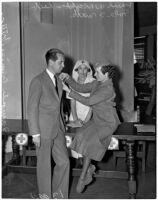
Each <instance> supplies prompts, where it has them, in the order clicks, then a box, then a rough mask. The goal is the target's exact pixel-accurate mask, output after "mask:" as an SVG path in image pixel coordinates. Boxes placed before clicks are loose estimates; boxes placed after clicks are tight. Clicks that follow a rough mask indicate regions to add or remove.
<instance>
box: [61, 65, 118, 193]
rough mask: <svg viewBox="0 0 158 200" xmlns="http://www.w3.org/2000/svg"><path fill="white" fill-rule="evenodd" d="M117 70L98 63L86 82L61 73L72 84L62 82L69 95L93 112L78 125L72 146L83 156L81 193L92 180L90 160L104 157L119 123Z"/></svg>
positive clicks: (92, 171)
mask: <svg viewBox="0 0 158 200" xmlns="http://www.w3.org/2000/svg"><path fill="white" fill-rule="evenodd" d="M114 73H115V67H114V66H112V65H111V64H107V65H101V64H100V65H97V67H96V70H95V76H96V79H97V80H95V81H93V82H91V83H86V84H79V83H77V82H75V81H74V80H73V79H72V78H71V77H70V76H69V75H68V74H65V73H62V74H61V75H60V78H61V79H62V80H64V81H65V82H66V83H67V84H68V85H69V86H70V87H71V89H69V88H68V87H67V86H66V85H65V84H64V83H63V89H64V90H65V91H66V92H67V93H68V95H69V97H71V98H73V99H76V100H77V101H79V102H81V103H82V104H85V105H87V106H91V108H92V112H93V115H92V118H91V120H89V121H88V122H87V123H85V124H84V125H83V126H82V127H81V128H79V130H78V132H77V133H76V135H75V137H74V139H73V142H72V144H71V146H70V148H71V149H73V150H75V151H76V152H78V153H80V154H82V155H83V156H84V163H83V168H82V173H81V175H80V178H79V181H78V184H77V187H76V191H77V192H78V193H81V192H82V191H83V190H84V188H85V186H86V185H88V184H89V183H90V182H91V181H92V180H93V174H94V171H95V166H94V165H92V164H91V160H95V161H101V160H102V158H103V156H104V154H105V152H106V150H107V148H108V146H109V144H110V140H111V136H112V134H113V133H114V132H115V130H116V129H117V127H118V125H119V124H120V121H119V118H118V116H117V113H116V109H115V103H114V98H115V92H114V88H113V82H112V78H113V77H114ZM76 91H77V92H81V93H90V96H89V97H83V96H82V95H80V94H79V93H77V92H76Z"/></svg>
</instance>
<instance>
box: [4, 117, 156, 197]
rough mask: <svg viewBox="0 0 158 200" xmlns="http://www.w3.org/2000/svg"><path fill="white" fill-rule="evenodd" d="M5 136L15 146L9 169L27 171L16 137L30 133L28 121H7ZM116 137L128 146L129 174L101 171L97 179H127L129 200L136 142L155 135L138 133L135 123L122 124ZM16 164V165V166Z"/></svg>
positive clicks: (133, 193) (70, 132) (71, 132)
mask: <svg viewBox="0 0 158 200" xmlns="http://www.w3.org/2000/svg"><path fill="white" fill-rule="evenodd" d="M2 125H3V126H2V131H3V136H9V135H11V136H12V146H13V158H12V162H11V163H10V164H9V165H7V167H8V168H10V169H14V171H16V170H17V169H22V170H23V171H26V168H27V167H26V166H21V168H19V166H18V159H19V148H18V145H16V143H15V135H16V134H17V133H22V132H23V133H28V125H27V121H26V120H24V121H22V120H11V119H10V120H5V122H4V123H3V124H2ZM75 132H76V129H69V130H68V132H67V134H68V135H70V136H74V134H75ZM114 137H116V138H118V139H119V140H123V141H124V142H125V145H126V148H125V149H126V161H127V162H126V163H127V172H119V171H102V170H100V171H99V172H98V173H96V177H106V178H127V179H128V188H129V198H136V167H135V166H136V156H135V155H136V152H135V149H136V148H135V142H136V141H139V140H140V141H155V134H153V133H150V132H143V133H137V129H136V127H134V125H133V123H128V122H127V123H122V124H121V125H120V126H119V127H118V129H117V131H116V132H115V133H114ZM15 164H16V165H15ZM74 171H75V170H74Z"/></svg>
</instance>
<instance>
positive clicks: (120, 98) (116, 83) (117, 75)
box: [113, 65, 123, 121]
mask: <svg viewBox="0 0 158 200" xmlns="http://www.w3.org/2000/svg"><path fill="white" fill-rule="evenodd" d="M114 66H115V67H116V73H115V77H114V80H113V84H114V89H115V93H116V98H115V102H116V109H117V113H118V115H119V118H120V121H123V117H122V115H121V112H120V111H121V109H122V102H123V95H122V92H121V90H120V87H119V85H120V84H119V82H120V80H121V78H122V73H121V71H120V69H119V67H118V66H116V65H114Z"/></svg>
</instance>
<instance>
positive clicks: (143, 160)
mask: <svg viewBox="0 0 158 200" xmlns="http://www.w3.org/2000/svg"><path fill="white" fill-rule="evenodd" d="M142 146H143V148H142V151H143V158H142V171H143V172H145V166H146V142H145V141H144V142H142Z"/></svg>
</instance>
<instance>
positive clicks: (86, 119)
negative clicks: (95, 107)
mask: <svg viewBox="0 0 158 200" xmlns="http://www.w3.org/2000/svg"><path fill="white" fill-rule="evenodd" d="M91 117H92V108H89V111H88V114H87V116H86V118H85V120H84V122H85V123H86V122H88V121H89V120H90V119H91Z"/></svg>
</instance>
